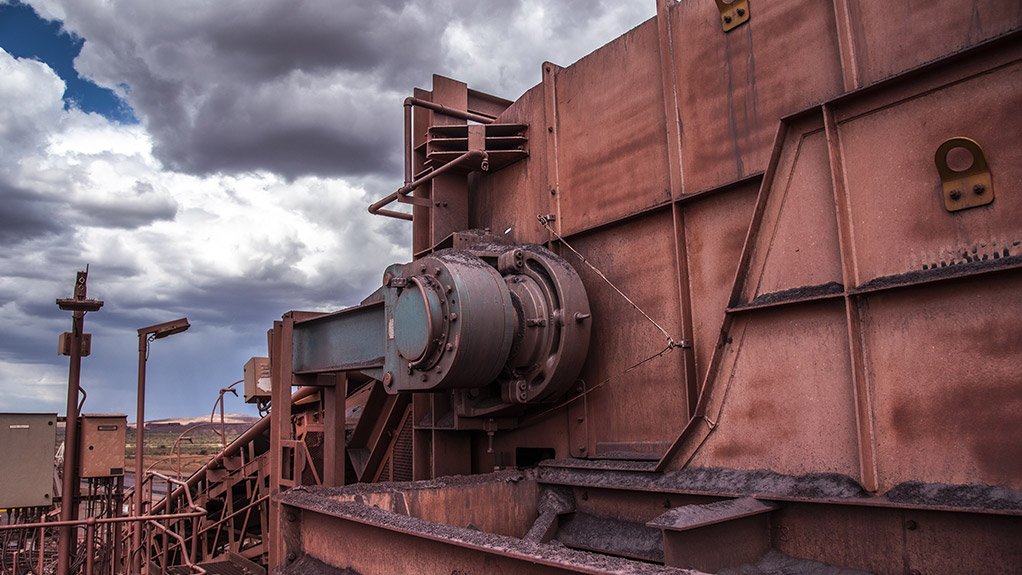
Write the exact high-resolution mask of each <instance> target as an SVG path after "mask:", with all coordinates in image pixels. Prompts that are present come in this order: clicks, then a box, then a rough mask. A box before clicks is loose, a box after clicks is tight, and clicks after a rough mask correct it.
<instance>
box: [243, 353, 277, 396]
mask: <svg viewBox="0 0 1022 575" xmlns="http://www.w3.org/2000/svg"><path fill="white" fill-rule="evenodd" d="M271 389H272V388H271V387H270V358H268V357H253V358H252V359H250V360H248V361H247V362H246V363H245V403H256V402H258V401H259V400H266V401H268V400H269V399H270V395H271Z"/></svg>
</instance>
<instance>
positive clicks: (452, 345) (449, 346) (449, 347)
mask: <svg viewBox="0 0 1022 575" xmlns="http://www.w3.org/2000/svg"><path fill="white" fill-rule="evenodd" d="M447 351H454V344H453V343H449V344H447Z"/></svg>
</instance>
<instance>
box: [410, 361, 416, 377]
mask: <svg viewBox="0 0 1022 575" xmlns="http://www.w3.org/2000/svg"><path fill="white" fill-rule="evenodd" d="M414 371H415V367H413V366H412V362H408V375H411V374H412V372H414Z"/></svg>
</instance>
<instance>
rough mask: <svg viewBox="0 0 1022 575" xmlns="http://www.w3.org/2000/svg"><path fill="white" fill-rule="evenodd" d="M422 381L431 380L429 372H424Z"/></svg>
mask: <svg viewBox="0 0 1022 575" xmlns="http://www.w3.org/2000/svg"><path fill="white" fill-rule="evenodd" d="M422 381H429V374H428V373H424V374H422Z"/></svg>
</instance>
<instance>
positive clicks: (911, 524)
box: [905, 519, 919, 531]
mask: <svg viewBox="0 0 1022 575" xmlns="http://www.w3.org/2000/svg"><path fill="white" fill-rule="evenodd" d="M905 529H908V530H909V531H915V530H916V529H919V524H918V523H916V522H915V520H914V519H909V520H908V521H906V522H905Z"/></svg>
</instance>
